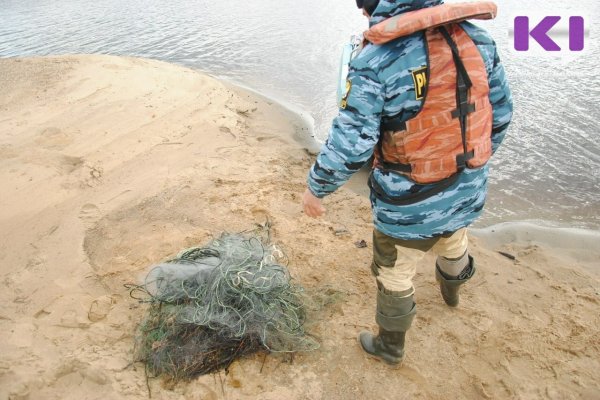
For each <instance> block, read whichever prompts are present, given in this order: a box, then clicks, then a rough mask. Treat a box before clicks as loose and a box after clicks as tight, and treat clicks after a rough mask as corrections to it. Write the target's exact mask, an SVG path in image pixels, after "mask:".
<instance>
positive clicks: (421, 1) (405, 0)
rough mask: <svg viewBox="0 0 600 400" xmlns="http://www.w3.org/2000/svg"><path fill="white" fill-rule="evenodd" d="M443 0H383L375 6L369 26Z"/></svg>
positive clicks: (434, 4) (437, 3) (435, 4)
mask: <svg viewBox="0 0 600 400" xmlns="http://www.w3.org/2000/svg"><path fill="white" fill-rule="evenodd" d="M443 2H444V1H443V0H381V1H380V2H379V4H378V5H377V8H375V11H374V12H373V15H372V16H371V19H370V20H369V26H370V27H371V26H373V25H377V24H378V23H380V22H381V21H383V20H386V19H388V18H391V17H395V16H396V15H400V14H403V13H406V12H409V11H414V10H418V9H421V8H427V7H433V6H437V5H440V4H442V3H443Z"/></svg>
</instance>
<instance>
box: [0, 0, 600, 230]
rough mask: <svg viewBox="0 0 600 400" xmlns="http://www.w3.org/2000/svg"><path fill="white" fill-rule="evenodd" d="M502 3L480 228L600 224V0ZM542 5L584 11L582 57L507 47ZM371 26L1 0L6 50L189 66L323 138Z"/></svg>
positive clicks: (344, 3)
mask: <svg viewBox="0 0 600 400" xmlns="http://www.w3.org/2000/svg"><path fill="white" fill-rule="evenodd" d="M499 3H500V4H501V8H500V11H501V13H500V16H499V17H498V19H497V20H496V21H493V22H491V23H487V22H486V23H484V25H485V26H486V28H488V29H489V30H490V31H491V32H492V33H493V35H494V37H495V38H496V41H497V42H498V47H499V52H500V54H501V56H502V59H503V61H504V64H505V65H506V69H507V74H508V77H509V79H510V82H511V86H512V89H513V94H514V98H515V109H516V115H515V119H514V122H513V124H512V127H511V130H510V134H509V136H508V137H507V139H506V141H505V143H504V145H503V147H502V148H501V150H500V151H499V152H498V154H497V156H496V157H495V159H494V160H493V161H492V164H493V168H492V176H491V182H492V183H491V185H490V198H489V201H488V205H487V212H486V215H485V216H484V218H483V219H482V221H481V223H480V225H482V224H483V225H485V224H489V223H494V222H499V221H509V220H532V219H534V220H539V219H541V220H545V221H552V222H554V223H557V224H562V225H568V226H575V227H584V228H593V229H598V228H599V227H600V203H599V201H598V196H600V143H599V141H598V132H599V130H600V129H599V128H600V123H599V122H598V121H599V120H600V111H599V110H598V107H597V104H600V75H599V74H598V73H597V72H596V71H597V69H598V65H597V61H598V60H600V46H599V41H598V40H597V39H596V37H595V32H594V30H593V26H592V27H591V28H590V26H591V25H592V24H591V23H590V21H598V20H599V18H598V17H600V10H599V7H598V5H597V2H596V0H580V1H579V2H577V6H574V5H566V4H565V2H564V1H562V0H561V1H559V0H547V1H544V2H541V1H538V2H528V3H527V4H526V5H523V2H520V1H517V0H505V1H502V2H499ZM533 3H535V4H533ZM572 7H578V8H577V9H569V8H572ZM546 10H548V12H546V13H545V15H555V14H558V15H564V16H565V17H566V16H569V15H583V16H584V17H585V18H586V22H587V24H588V29H589V30H590V32H589V36H588V37H587V38H586V51H585V52H584V53H583V54H580V55H577V56H576V57H565V56H564V53H563V54H562V58H561V57H557V56H553V57H550V56H548V55H545V54H542V53H539V52H538V53H536V52H532V53H526V54H523V53H516V52H515V51H514V50H511V45H512V42H511V39H510V36H509V29H510V27H511V24H512V20H513V19H512V18H513V16H514V15H516V14H523V15H532V13H534V12H537V13H540V12H542V11H546ZM503 11H504V13H503ZM365 27H366V19H365V18H364V17H363V16H362V15H361V14H360V12H359V11H358V10H357V9H356V8H355V6H354V2H353V1H350V0H328V1H322V0H304V1H290V0H279V1H276V0H245V1H242V0H230V1H227V2H222V1H221V2H219V1H207V0H197V1H195V2H190V1H184V0H171V1H169V2H164V1H158V0H144V1H142V0H128V1H126V2H123V1H119V0H94V1H91V0H62V1H60V2H56V1H50V0H19V1H17V0H0V56H2V57H7V56H8V57H10V56H33V55H48V54H72V53H102V54H114V55H128V56H140V57H149V58H155V59H160V60H165V61H169V62H174V63H178V64H182V65H185V66H188V67H192V68H196V69H199V70H202V71H205V72H208V73H210V74H212V75H215V76H217V77H221V78H225V79H228V80H231V81H233V82H237V83H240V84H242V85H244V86H248V87H250V88H253V89H255V90H257V91H259V92H262V93H264V94H266V95H268V96H271V97H275V98H277V99H280V100H281V101H283V102H285V103H286V104H288V105H292V106H293V108H294V109H296V110H299V111H300V112H301V113H303V114H304V115H305V116H309V117H310V118H311V119H312V120H313V121H314V135H315V137H316V139H317V140H319V141H323V140H324V139H325V137H326V136H327V131H328V128H329V124H330V121H331V118H333V117H334V116H335V113H336V112H337V107H336V104H335V89H336V83H337V82H336V81H337V69H338V60H339V56H340V51H341V46H342V44H344V43H345V42H346V41H347V40H348V39H349V37H350V35H351V34H354V33H358V32H361V31H362V30H364V29H365Z"/></svg>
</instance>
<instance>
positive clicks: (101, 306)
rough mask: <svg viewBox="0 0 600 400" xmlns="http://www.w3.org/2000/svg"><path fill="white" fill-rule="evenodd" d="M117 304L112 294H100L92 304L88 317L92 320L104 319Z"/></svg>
mask: <svg viewBox="0 0 600 400" xmlns="http://www.w3.org/2000/svg"><path fill="white" fill-rule="evenodd" d="M114 304H115V299H114V298H113V297H112V296H100V297H98V298H97V299H95V300H94V301H92V303H91V304H90V309H89V311H88V319H89V320H90V321H92V322H98V321H102V320H103V319H104V318H106V317H107V316H108V314H109V313H110V311H111V310H112V307H113V305H114Z"/></svg>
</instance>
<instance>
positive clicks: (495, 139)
mask: <svg viewBox="0 0 600 400" xmlns="http://www.w3.org/2000/svg"><path fill="white" fill-rule="evenodd" d="M493 60H494V64H493V68H492V71H491V73H490V74H489V75H488V82H489V85H490V103H492V108H493V110H494V122H493V125H492V152H496V150H498V147H500V144H501V143H502V140H504V137H505V136H506V132H507V131H508V125H509V124H510V121H511V119H512V115H513V100H512V94H511V92H510V88H509V87H508V81H507V79H506V74H505V72H504V67H503V66H502V63H501V62H500V57H499V56H498V52H497V51H496V50H495V49H494V57H493Z"/></svg>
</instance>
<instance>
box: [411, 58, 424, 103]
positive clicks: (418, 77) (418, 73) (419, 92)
mask: <svg viewBox="0 0 600 400" xmlns="http://www.w3.org/2000/svg"><path fill="white" fill-rule="evenodd" d="M412 77H413V81H414V82H415V98H416V99H417V100H422V99H423V96H424V95H425V89H426V88H427V67H426V66H425V67H421V68H419V69H416V70H414V71H413V72H412Z"/></svg>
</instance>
